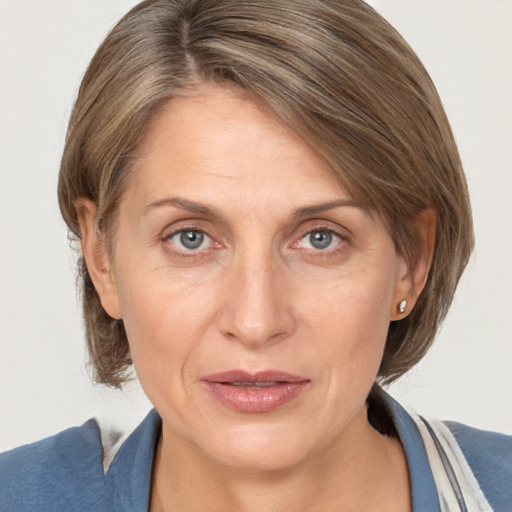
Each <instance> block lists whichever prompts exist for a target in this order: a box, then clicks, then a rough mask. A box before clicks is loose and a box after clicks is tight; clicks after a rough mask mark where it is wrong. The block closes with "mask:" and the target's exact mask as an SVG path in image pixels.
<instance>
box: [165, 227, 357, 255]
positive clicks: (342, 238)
mask: <svg viewBox="0 0 512 512" xmlns="http://www.w3.org/2000/svg"><path fill="white" fill-rule="evenodd" d="M187 231H192V232H194V233H200V234H202V235H204V236H206V237H208V238H209V239H210V241H211V244H210V246H209V247H207V248H205V249H197V250H193V249H190V250H183V249H180V248H179V247H177V246H176V244H174V243H173V242H172V238H173V237H175V236H176V235H179V234H180V233H186V232H187ZM315 232H320V233H329V234H330V235H333V236H335V237H336V238H338V239H339V242H338V243H337V244H336V246H335V247H334V248H331V249H324V250H323V249H310V248H306V249H302V250H301V248H300V247H298V245H299V244H300V242H301V241H302V240H304V239H305V238H306V237H307V236H308V235H311V234H312V233H315ZM162 241H163V242H164V244H166V245H167V246H169V247H167V250H168V251H170V252H172V253H173V255H174V256H177V257H180V258H183V259H188V260H190V259H199V258H202V257H204V256H206V255H207V254H209V253H210V252H211V251H212V250H215V249H218V248H220V247H221V244H220V243H218V242H216V241H215V239H214V238H213V237H212V236H211V235H210V234H209V233H208V231H206V230H205V229H203V228H198V227H192V226H185V227H182V228H180V229H176V230H173V231H172V232H171V233H168V234H165V235H164V236H163V237H162ZM348 241H349V238H348V237H347V236H346V235H342V234H341V233H339V232H338V231H336V230H334V229H332V228H331V227H327V226H321V225H320V226H314V227H312V228H309V229H307V230H306V231H304V232H303V233H302V234H301V235H300V236H299V237H297V238H295V240H294V241H293V242H292V243H291V244H290V245H289V247H291V248H293V249H298V250H300V252H301V253H302V255H303V256H308V257H311V258H318V257H322V258H325V257H331V256H335V255H337V254H338V253H339V252H340V251H342V250H343V249H344V247H345V244H346V243H347V242H348Z"/></svg>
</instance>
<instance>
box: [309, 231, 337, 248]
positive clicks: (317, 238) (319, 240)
mask: <svg viewBox="0 0 512 512" xmlns="http://www.w3.org/2000/svg"><path fill="white" fill-rule="evenodd" d="M309 239H310V241H311V245H312V246H313V247H314V248H315V249H326V248H327V247H329V245H331V242H332V234H331V233H329V232H328V231H313V233H311V234H310V235H309Z"/></svg>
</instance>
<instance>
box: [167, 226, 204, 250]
mask: <svg viewBox="0 0 512 512" xmlns="http://www.w3.org/2000/svg"><path fill="white" fill-rule="evenodd" d="M171 242H172V243H173V244H174V245H176V246H177V247H179V248H180V249H183V250H187V251H196V250H198V249H206V247H205V246H209V244H210V242H211V240H210V237H209V236H208V235H206V234H205V233H203V232H202V231H196V230H193V229H186V230H182V231H178V232H177V233H174V235H172V237H171Z"/></svg>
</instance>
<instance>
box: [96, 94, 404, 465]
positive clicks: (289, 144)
mask: <svg viewBox="0 0 512 512" xmlns="http://www.w3.org/2000/svg"><path fill="white" fill-rule="evenodd" d="M112 268H113V277H112V279H113V280H115V288H113V290H114V291H113V292H112V293H110V294H109V292H108V291H103V292H100V294H101V295H102V302H103V304H104V306H105V307H106V309H107V311H108V312H109V313H110V314H111V315H112V316H115V317H122V319H123V321H124V325H125V328H126V331H127V335H128V339H129V343H130V349H131V356H132V359H133V362H134V365H135V368H136V371H137V375H138V377H139V379H140V382H141V384H142V386H143V388H144V390H145V392H146V393H147V395H148V397H149V399H150V400H151V402H152V403H153V404H154V406H155V408H156V409H157V411H158V412H159V413H160V415H161V416H162V419H163V429H164V435H165V433H166V432H167V433H168V434H169V435H172V436H173V438H174V439H175V441H176V440H177V442H181V443H184V445H186V446H190V447H192V446H194V447H195V448H199V450H200V453H203V454H206V455H207V456H208V457H209V458H211V459H213V460H215V461H217V462H220V463H222V464H224V465H227V466H233V467H238V468H260V469H277V468H284V467H288V466H290V465H293V464H297V463H299V462H300V461H302V460H305V459H308V458H310V457H314V456H316V455H319V454H322V453H327V452H326V450H332V449H333V448H335V447H336V446H342V445H343V444H344V443H348V442H352V441H353V440H354V439H355V437H354V436H356V437H357V434H356V433H357V432H361V429H362V428H365V427H367V420H366V410H365V399H366V397H367V394H368V392H369V390H370V388H371V386H372V383H373V382H374V379H375V376H376V374H377V371H378V367H379V363H380V361H381V357H382V352H383V349H384V344H385V339H386V333H387V329H388V325H389V322H390V319H392V318H394V316H395V312H396V307H397V304H398V302H400V300H402V299H403V298H404V296H406V295H407V293H408V291H409V286H410V283H409V281H408V272H407V265H406V264H405V263H404V261H403V260H402V259H401V258H400V257H399V256H397V254H396V253H395V249H394V245H393V242H392V240H391V238H390V236H389V234H388V232H387V230H386V228H385V227H384V225H383V223H382V222H381V221H380V220H379V218H377V217H376V216H372V215H370V214H369V213H368V212H367V211H366V210H365V209H363V208H361V207H360V205H358V204H357V203H356V202H354V201H353V200H352V199H351V197H350V196H349V195H348V194H347V192H346V191H345V190H344V188H343V186H342V185H341V184H340V183H339V182H338V181H337V180H336V179H335V178H334V177H333V175H332V174H331V173H330V172H329V170H328V168H327V166H326V164H325V163H324V162H323V161H322V160H321V159H320V158H319V157H317V156H316V155H315V153H314V152H313V151H312V150H311V149H310V148H309V147H308V146H306V145H305V144H304V143H303V142H302V141H301V140H300V139H299V138H298V137H297V136H296V135H295V134H294V133H293V132H292V131H291V130H290V129H289V128H287V127H286V126H284V125H283V124H282V123H280V122H279V120H278V119H276V117H274V115H272V114H271V113H269V112H267V111H265V110H264V109H262V108H261V107H260V106H258V104H257V103H255V102H254V101H252V100H250V99H248V98H246V97H243V96H242V95H241V93H236V92H234V91H231V90H221V89H215V88H204V89H202V90H200V91H198V93H197V95H195V96H193V97H187V98H178V99H173V100H172V101H171V102H170V103H169V104H168V105H167V106H166V108H165V109H164V110H163V111H162V112H161V113H160V115H159V116H158V117H157V118H156V119H155V120H154V121H153V123H152V125H151V126H150V129H149V132H148V134H147V136H146V138H145V141H144V143H143V146H142V152H141V156H140V158H139V160H138V161H137V162H136V165H135V168H134V170H133V175H132V177H131V182H130V185H129V188H128V189H127V191H126V193H125V195H124V196H123V199H122V202H121V206H120V211H119V218H118V226H117V231H116V235H115V241H114V257H113V262H112Z"/></svg>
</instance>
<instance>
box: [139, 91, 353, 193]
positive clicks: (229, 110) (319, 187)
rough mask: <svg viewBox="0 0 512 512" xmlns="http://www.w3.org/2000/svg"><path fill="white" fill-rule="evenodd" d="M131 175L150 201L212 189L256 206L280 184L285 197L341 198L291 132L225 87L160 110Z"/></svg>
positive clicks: (336, 184)
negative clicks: (173, 191) (176, 191)
mask: <svg viewBox="0 0 512 512" xmlns="http://www.w3.org/2000/svg"><path fill="white" fill-rule="evenodd" d="M133 171H134V172H133V176H132V180H133V184H134V185H135V186H136V188H137V190H139V191H140V192H143V193H144V194H149V195H154V194H156V193H157V192H162V191H163V190H165V189H169V188H172V187H180V188H183V189H184V190H187V191H189V192H190V193H194V194H196V195H197V194H199V195H201V194H202V193H206V192H211V190H212V187H213V189H214V190H217V191H218V192H219V193H220V192H222V193H223V195H225V194H226V193H228V192H229V191H231V192H232V193H233V194H236V193H237V192H239V193H241V192H242V190H243V191H244V193H245V194H248V193H249V192H251V194H250V195H252V196H253V198H254V199H255V200H256V199H258V198H259V199H261V197H260V196H261V195H265V196H269V195H273V194H277V193H282V192H283V185H284V190H287V189H288V192H289V193H288V194H287V195H289V194H291V193H294V192H295V193H297V192H299V191H300V193H301V194H305V193H308V194H313V195H314V194H317V195H319V196H332V195H333V194H335V195H343V196H344V197H347V193H346V191H345V190H344V189H343V186H342V184H341V182H340V180H339V179H338V178H337V177H335V175H334V173H333V172H332V171H331V170H330V169H329V167H328V165H327V164H326V163H325V161H324V160H323V159H322V158H321V157H320V156H319V155H318V154H317V153H315V151H314V150H313V149H312V148H311V147H309V146H308V145H307V144H306V143H305V142H304V141H303V140H302V139H301V138H300V137H299V136H298V135H297V134H295V133H294V132H293V130H291V129H290V128H289V127H288V126H286V125H285V124H284V123H283V122H282V121H281V120H280V119H279V118H278V117H277V116H276V115H275V114H273V113H272V112H270V111H269V110H268V109H266V108H265V107H264V106H262V105H261V104H260V103H258V102H257V101H255V100H253V99H251V98H250V97H248V95H246V94H243V93H241V92H239V91H237V90H234V89H229V88H228V89H220V88H203V89H200V90H199V91H197V93H196V94H193V95H187V96H185V97H176V98H173V99H172V100H170V101H169V102H168V103H167V104H165V105H164V106H163V107H162V109H161V110H160V111H159V113H158V115H156V116H155V118H154V119H153V120H152V122H151V123H150V125H149V127H148V130H147V132H146V135H145V137H144V139H143V142H142V144H141V146H140V151H139V156H138V159H137V160H136V162H135V165H134V169H133ZM150 189H151V190H150ZM244 189H245V190H244ZM318 199H319V200H323V199H325V197H318Z"/></svg>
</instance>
